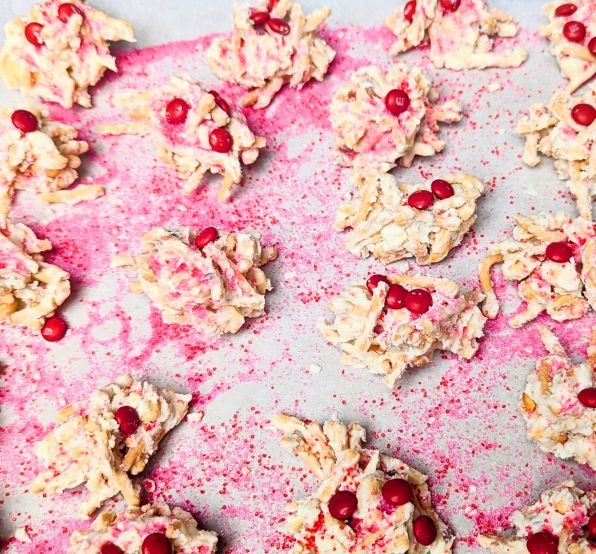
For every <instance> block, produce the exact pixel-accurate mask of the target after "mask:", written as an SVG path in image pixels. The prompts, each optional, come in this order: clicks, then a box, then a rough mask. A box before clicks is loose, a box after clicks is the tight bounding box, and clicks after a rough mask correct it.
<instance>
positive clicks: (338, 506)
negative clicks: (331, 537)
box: [329, 491, 358, 520]
mask: <svg viewBox="0 0 596 554" xmlns="http://www.w3.org/2000/svg"><path fill="white" fill-rule="evenodd" d="M357 507H358V500H357V499H356V495H355V494H354V493H352V492H350V491H337V492H336V493H335V494H334V495H333V496H332V497H331V498H330V499H329V513H330V514H331V515H332V516H333V517H334V518H335V519H342V520H345V519H350V518H351V517H352V514H353V513H354V512H355V511H356V508H357Z"/></svg>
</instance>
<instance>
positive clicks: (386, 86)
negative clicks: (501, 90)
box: [330, 64, 461, 172]
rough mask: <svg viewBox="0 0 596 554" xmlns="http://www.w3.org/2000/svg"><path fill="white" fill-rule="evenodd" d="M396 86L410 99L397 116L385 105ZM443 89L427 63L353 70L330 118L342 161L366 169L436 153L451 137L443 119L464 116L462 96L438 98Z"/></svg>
mask: <svg viewBox="0 0 596 554" xmlns="http://www.w3.org/2000/svg"><path fill="white" fill-rule="evenodd" d="M394 89H398V90H403V91H404V92H406V93H407V94H408V96H409V99H410V105H409V107H408V109H407V110H406V111H404V112H403V113H401V114H400V115H398V116H396V115H394V114H392V113H391V112H390V111H389V110H388V109H387V107H386V105H385V97H386V96H387V94H388V93H389V92H390V91H391V90H394ZM437 100H438V93H437V92H436V91H435V90H434V89H433V88H432V87H431V85H430V83H429V81H428V80H427V78H426V77H425V76H424V74H423V72H422V69H420V68H419V67H414V68H413V69H408V68H407V67H406V65H405V64H394V65H392V66H390V67H389V69H388V70H387V71H382V70H381V69H379V68H378V67H374V66H368V67H363V68H361V69H359V70H357V71H354V72H352V73H351V74H350V76H349V78H348V81H347V82H346V83H344V84H343V85H341V86H340V87H339V89H338V90H337V91H336V93H335V95H334V96H333V100H332V101H331V106H330V121H331V125H332V127H333V130H334V131H335V133H336V135H337V138H336V144H337V147H338V149H339V163H341V164H342V165H344V166H348V167H355V168H357V169H360V170H363V171H367V170H368V171H381V172H384V171H389V170H390V169H391V168H393V167H395V165H396V164H397V161H398V160H399V163H400V164H401V165H402V166H403V167H410V166H411V165H412V160H413V158H414V156H432V155H434V154H435V153H436V152H441V151H442V150H443V148H444V146H445V143H444V142H443V141H442V140H441V139H439V137H438V132H439V123H454V122H456V121H459V120H460V119H461V107H460V105H459V102H457V100H449V101H447V102H445V103H443V104H438V103H437Z"/></svg>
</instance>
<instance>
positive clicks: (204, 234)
mask: <svg viewBox="0 0 596 554" xmlns="http://www.w3.org/2000/svg"><path fill="white" fill-rule="evenodd" d="M218 237H219V233H218V232H217V229H216V228H215V227H205V229H203V230H202V231H201V232H200V233H199V234H198V235H197V237H196V238H195V246H196V247H197V248H205V246H207V245H208V244H209V243H210V242H214V241H216V240H217V238H218Z"/></svg>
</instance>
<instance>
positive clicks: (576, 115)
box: [571, 104, 596, 127]
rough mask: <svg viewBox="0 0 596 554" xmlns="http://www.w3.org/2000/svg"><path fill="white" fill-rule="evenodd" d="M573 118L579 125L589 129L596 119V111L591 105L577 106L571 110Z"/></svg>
mask: <svg viewBox="0 0 596 554" xmlns="http://www.w3.org/2000/svg"><path fill="white" fill-rule="evenodd" d="M571 117H572V118H573V121H575V122H576V123H577V124H578V125H583V126H584V127H588V126H590V125H592V122H593V121H594V120H595V119H596V109H595V108H594V107H593V106H590V104H576V105H575V106H573V108H572V110H571Z"/></svg>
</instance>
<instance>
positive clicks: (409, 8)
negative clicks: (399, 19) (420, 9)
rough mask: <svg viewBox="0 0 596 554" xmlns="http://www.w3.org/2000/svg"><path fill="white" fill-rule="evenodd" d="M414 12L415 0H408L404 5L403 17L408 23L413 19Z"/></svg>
mask: <svg viewBox="0 0 596 554" xmlns="http://www.w3.org/2000/svg"><path fill="white" fill-rule="evenodd" d="M415 13H416V0H410V1H409V2H407V3H406V5H405V6H404V19H405V20H406V21H407V22H408V23H412V21H413V20H414V14H415Z"/></svg>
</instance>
